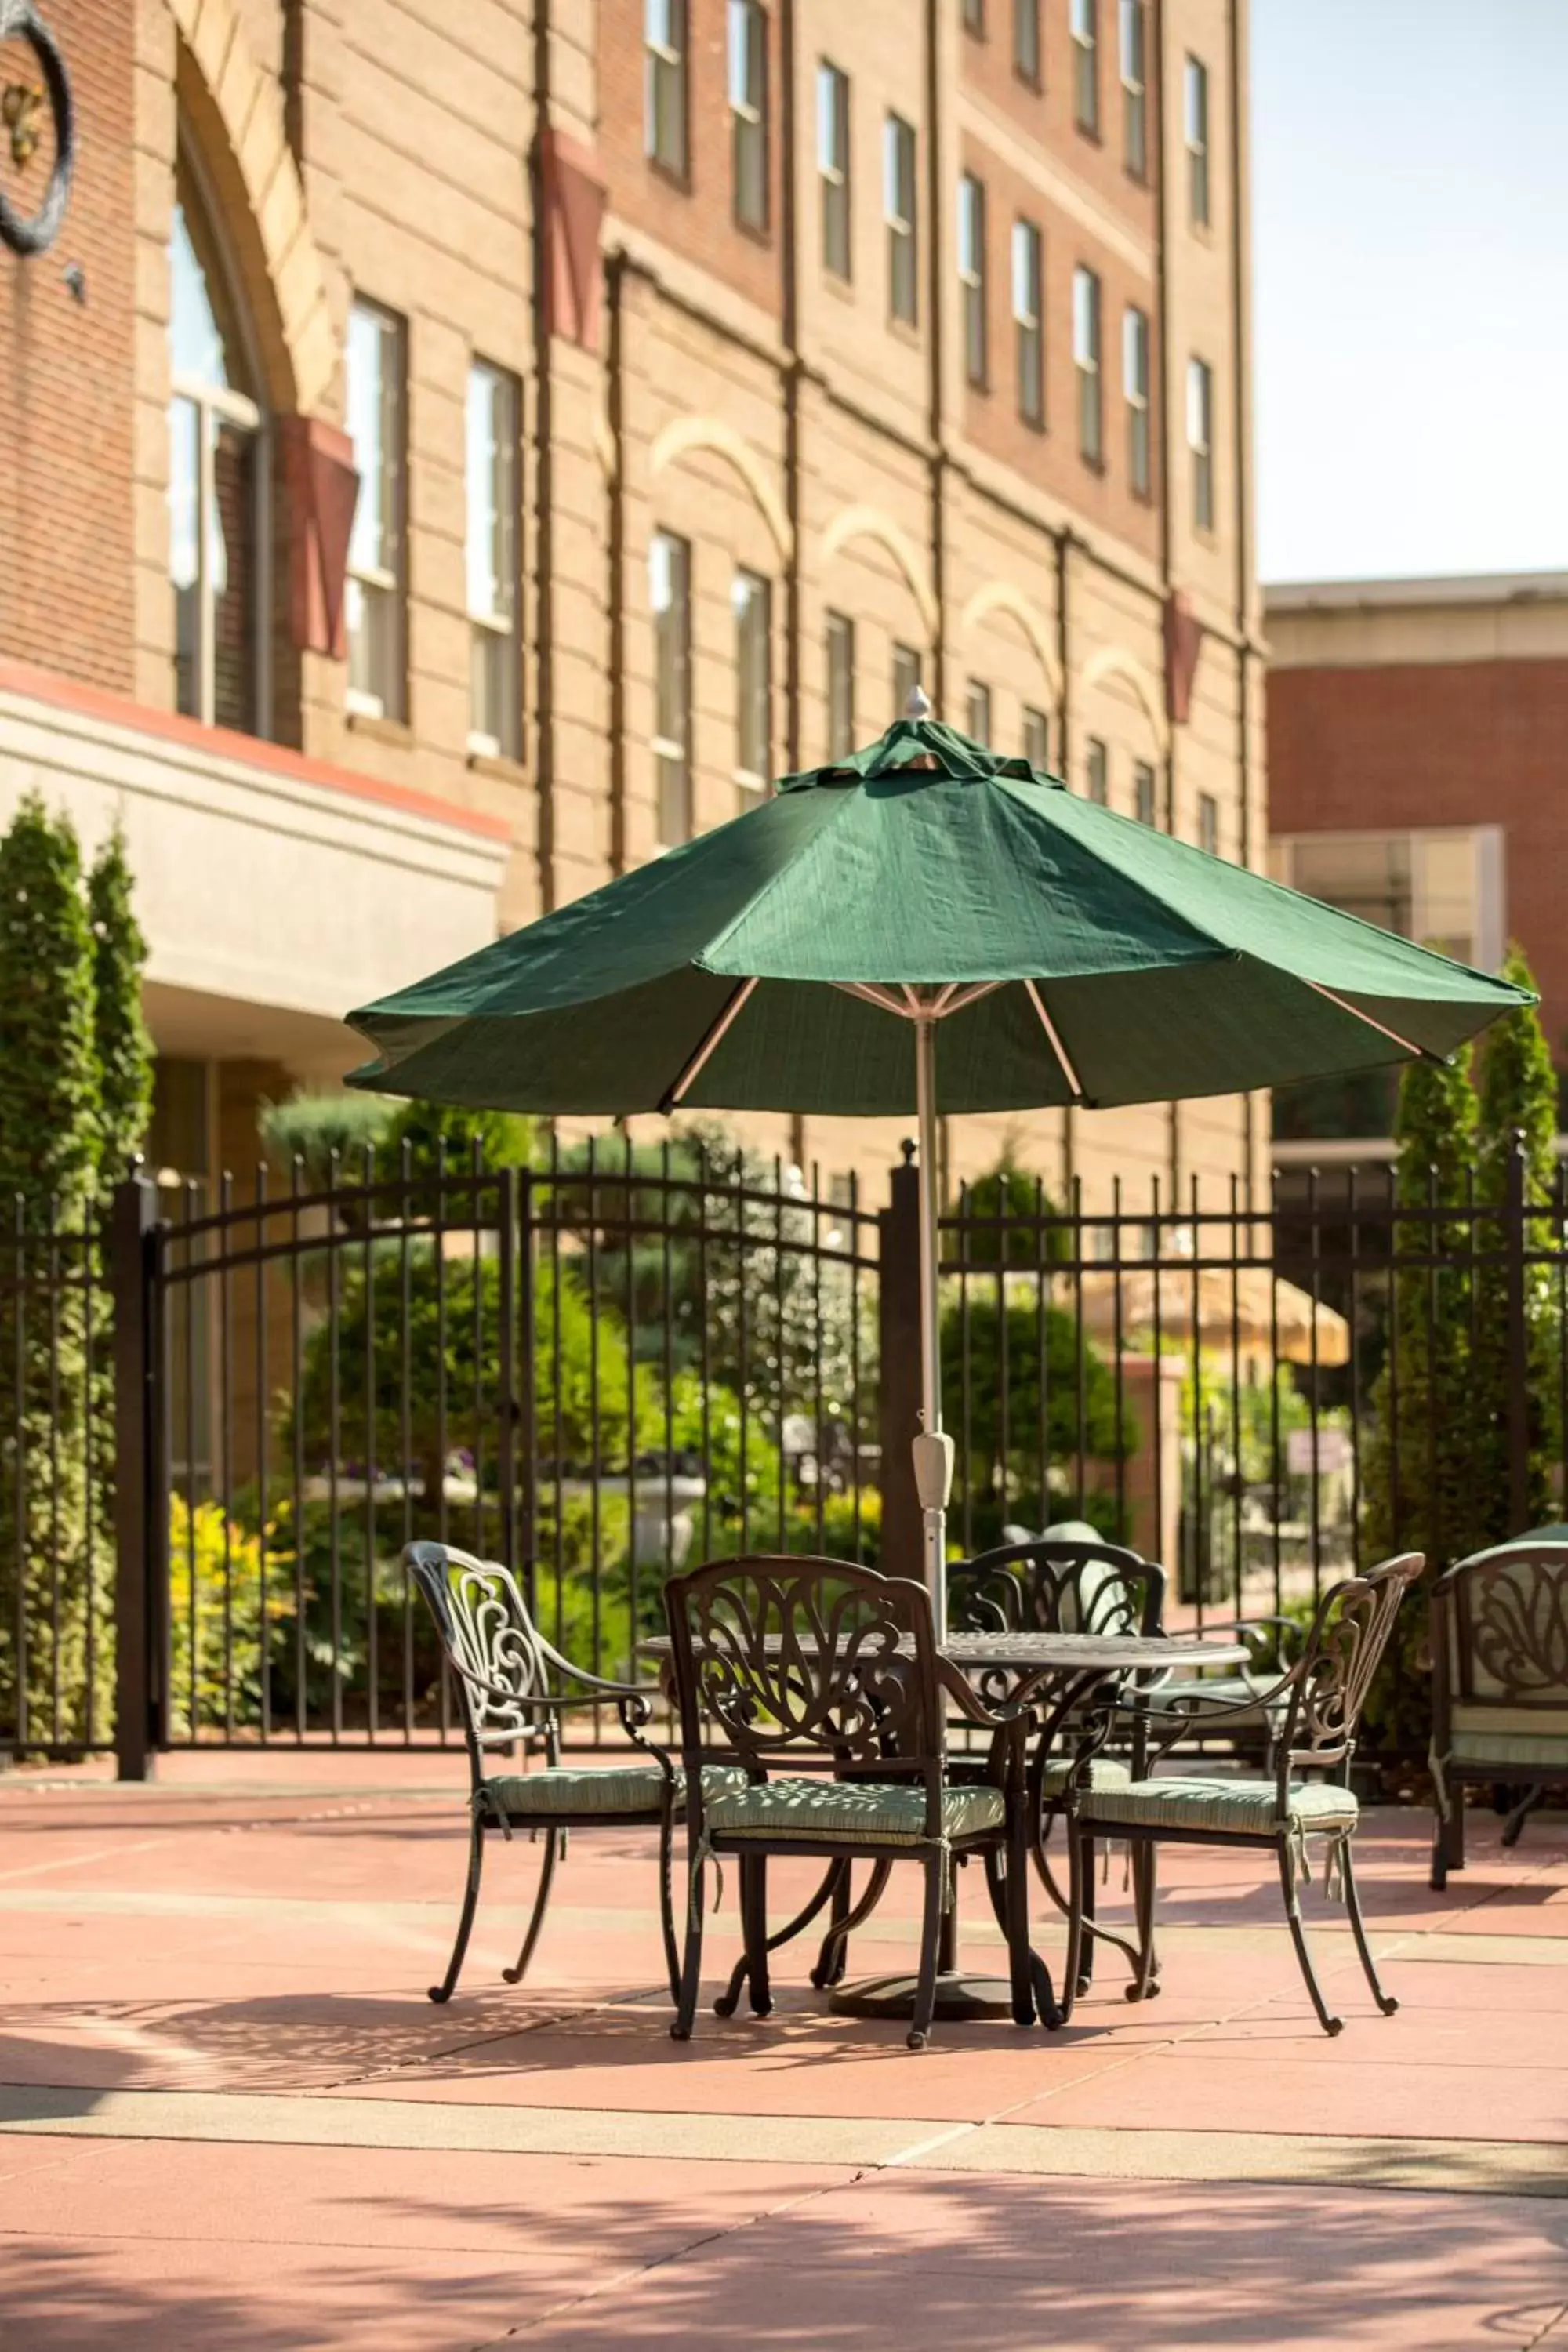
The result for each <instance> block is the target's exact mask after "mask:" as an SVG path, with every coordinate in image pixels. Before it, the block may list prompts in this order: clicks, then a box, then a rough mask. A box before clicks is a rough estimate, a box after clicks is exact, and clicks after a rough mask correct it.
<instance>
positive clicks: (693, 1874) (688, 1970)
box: [669, 1863, 708, 2042]
mask: <svg viewBox="0 0 1568 2352" xmlns="http://www.w3.org/2000/svg"><path fill="white" fill-rule="evenodd" d="M707 1904H708V1871H707V1867H706V1865H705V1864H701V1863H699V1864H698V1865H697V1867H696V1869H695V1870H691V1871H689V1872H688V1874H687V1898H686V1944H685V1949H684V1952H683V1955H682V1958H681V1964H680V1990H679V1999H678V2000H677V2001H676V2005H675V2022H674V2023H673V2025H671V2027H670V2029H669V2038H670V2040H671V2041H672V2042H689V2041H690V2039H691V2029H692V2027H693V2025H695V2023H696V2022H697V1997H698V1994H699V1993H700V1991H701V1990H702V1915H703V1913H704V1911H705V1910H706V1908H707Z"/></svg>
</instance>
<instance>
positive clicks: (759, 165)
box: [730, 0, 768, 230]
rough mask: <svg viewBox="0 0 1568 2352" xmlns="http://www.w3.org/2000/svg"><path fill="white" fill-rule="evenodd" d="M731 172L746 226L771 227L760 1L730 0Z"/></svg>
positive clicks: (763, 26) (765, 34)
mask: <svg viewBox="0 0 1568 2352" xmlns="http://www.w3.org/2000/svg"><path fill="white" fill-rule="evenodd" d="M730 172H731V182H732V201H733V204H734V208H735V219H736V221H737V222H738V224H739V225H740V226H741V227H742V228H753V229H759V230H761V229H765V228H766V227H767V225H768V20H767V17H766V16H765V15H764V14H763V10H762V8H761V6H760V5H758V0H730Z"/></svg>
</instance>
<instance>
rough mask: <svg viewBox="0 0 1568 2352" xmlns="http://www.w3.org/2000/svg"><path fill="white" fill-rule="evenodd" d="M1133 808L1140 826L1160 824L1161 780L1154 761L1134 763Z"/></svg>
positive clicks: (1136, 761)
mask: <svg viewBox="0 0 1568 2352" xmlns="http://www.w3.org/2000/svg"><path fill="white" fill-rule="evenodd" d="M1132 806H1133V814H1135V815H1136V817H1137V819H1138V822H1139V824H1158V823H1159V815H1160V778H1159V773H1158V771H1157V770H1156V768H1155V766H1154V762H1153V761H1152V760H1135V761H1133V763H1132Z"/></svg>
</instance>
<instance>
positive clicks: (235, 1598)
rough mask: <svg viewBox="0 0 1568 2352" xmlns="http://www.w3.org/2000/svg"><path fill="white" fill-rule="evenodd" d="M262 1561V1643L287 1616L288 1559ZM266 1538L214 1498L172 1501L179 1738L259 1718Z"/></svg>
mask: <svg viewBox="0 0 1568 2352" xmlns="http://www.w3.org/2000/svg"><path fill="white" fill-rule="evenodd" d="M271 1549H272V1548H271V1544H270V1542H268V1555H269V1556H268V1560H267V1591H266V1603H267V1607H266V1616H267V1628H266V1634H267V1643H268V1646H269V1647H270V1646H273V1645H275V1644H276V1645H278V1646H279V1647H280V1646H281V1642H282V1636H283V1633H284V1629H285V1626H286V1623H287V1621H288V1620H289V1617H290V1616H291V1615H292V1612H293V1606H294V1595H293V1590H292V1562H291V1559H286V1558H274V1557H271V1556H270V1555H271ZM262 1554H263V1538H262V1536H261V1535H260V1534H258V1532H257V1531H256V1530H255V1529H253V1528H247V1527H245V1526H244V1525H243V1524H242V1523H241V1522H240V1521H239V1520H237V1519H235V1518H231V1517H229V1515H228V1513H226V1511H225V1510H224V1509H223V1507H221V1505H219V1504H217V1503H198V1504H197V1505H196V1507H195V1509H194V1510H192V1509H191V1507H189V1505H188V1504H187V1503H186V1502H185V1500H184V1497H183V1496H179V1495H175V1496H173V1497H172V1498H171V1501H170V1505H169V1614H170V1628H169V1631H170V1651H171V1658H172V1672H171V1682H170V1691H169V1714H170V1721H171V1726H172V1728H173V1731H174V1736H175V1738H180V1739H190V1738H198V1737H199V1736H200V1734H201V1733H202V1732H203V1731H204V1730H218V1731H221V1730H223V1729H224V1728H225V1727H226V1724H227V1723H228V1721H229V1720H230V1719H231V1712H232V1720H233V1722H234V1724H235V1726H236V1727H237V1728H247V1727H251V1726H253V1725H256V1724H258V1723H259V1722H260V1720H261V1704H262V1692H261V1671H262V1657H263V1626H262V1565H263V1558H262Z"/></svg>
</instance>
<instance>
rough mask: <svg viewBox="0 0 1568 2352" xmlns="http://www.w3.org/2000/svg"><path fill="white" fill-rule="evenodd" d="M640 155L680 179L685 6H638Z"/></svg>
mask: <svg viewBox="0 0 1568 2352" xmlns="http://www.w3.org/2000/svg"><path fill="white" fill-rule="evenodd" d="M643 50H644V58H645V80H644V86H643V150H644V152H645V153H646V154H647V158H648V160H649V162H650V163H658V165H659V166H660V168H661V169H662V170H664V171H666V172H673V173H674V174H675V176H676V178H677V179H678V180H684V179H685V177H686V0H644V7H643Z"/></svg>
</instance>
